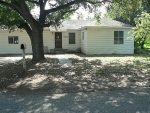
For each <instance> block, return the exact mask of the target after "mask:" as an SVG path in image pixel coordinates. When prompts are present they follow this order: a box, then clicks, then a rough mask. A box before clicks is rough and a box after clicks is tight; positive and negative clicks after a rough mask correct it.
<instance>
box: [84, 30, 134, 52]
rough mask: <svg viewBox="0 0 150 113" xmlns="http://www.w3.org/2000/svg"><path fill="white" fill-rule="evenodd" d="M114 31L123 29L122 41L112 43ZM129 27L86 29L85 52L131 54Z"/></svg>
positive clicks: (132, 47)
mask: <svg viewBox="0 0 150 113" xmlns="http://www.w3.org/2000/svg"><path fill="white" fill-rule="evenodd" d="M114 31H124V43H123V44H114ZM129 31H130V29H116V28H105V29H104V28H99V29H98V28H97V29H88V40H87V44H88V51H87V54H133V52H134V51H133V50H134V41H133V40H132V39H129V37H130V35H131V34H129Z"/></svg>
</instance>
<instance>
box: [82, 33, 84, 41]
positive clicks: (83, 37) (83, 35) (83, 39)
mask: <svg viewBox="0 0 150 113" xmlns="http://www.w3.org/2000/svg"><path fill="white" fill-rule="evenodd" d="M82 40H84V32H82Z"/></svg>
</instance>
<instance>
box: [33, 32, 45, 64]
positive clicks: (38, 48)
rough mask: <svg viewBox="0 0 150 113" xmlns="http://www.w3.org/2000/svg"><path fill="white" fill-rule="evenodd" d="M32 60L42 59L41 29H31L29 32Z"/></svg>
mask: <svg viewBox="0 0 150 113" xmlns="http://www.w3.org/2000/svg"><path fill="white" fill-rule="evenodd" d="M30 39H31V44H32V52H33V58H32V60H34V61H40V60H44V59H45V57H44V50H43V30H33V31H32V33H31V34H30Z"/></svg>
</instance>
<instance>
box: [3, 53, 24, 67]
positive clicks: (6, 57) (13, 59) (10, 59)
mask: <svg viewBox="0 0 150 113" xmlns="http://www.w3.org/2000/svg"><path fill="white" fill-rule="evenodd" d="M21 59H22V56H21V55H0V65H4V64H8V63H15V62H16V61H18V60H21Z"/></svg>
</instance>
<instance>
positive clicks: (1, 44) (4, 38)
mask: <svg viewBox="0 0 150 113" xmlns="http://www.w3.org/2000/svg"><path fill="white" fill-rule="evenodd" d="M8 36H18V38H19V44H9V43H8ZM0 39H1V41H0V54H22V50H21V49H20V45H21V44H22V43H25V44H26V47H27V48H26V53H32V50H31V42H30V38H29V36H28V35H27V33H26V32H25V31H14V32H11V33H9V31H8V30H1V31H0Z"/></svg>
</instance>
